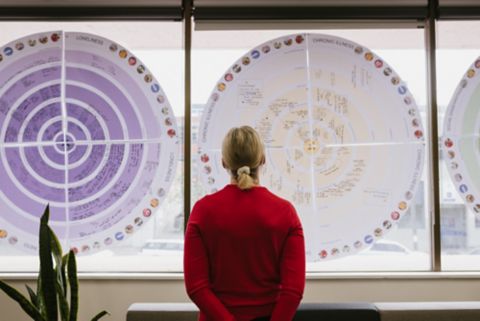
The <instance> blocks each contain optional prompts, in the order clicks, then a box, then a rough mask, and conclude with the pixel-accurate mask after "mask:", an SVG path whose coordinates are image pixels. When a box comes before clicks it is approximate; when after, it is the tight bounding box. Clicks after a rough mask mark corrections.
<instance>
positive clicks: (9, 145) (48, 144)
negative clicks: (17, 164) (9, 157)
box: [0, 141, 58, 148]
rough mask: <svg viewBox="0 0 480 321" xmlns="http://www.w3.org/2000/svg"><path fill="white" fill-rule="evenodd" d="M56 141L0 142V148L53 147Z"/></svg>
mask: <svg viewBox="0 0 480 321" xmlns="http://www.w3.org/2000/svg"><path fill="white" fill-rule="evenodd" d="M57 144H58V143H57V142H54V141H38V142H14V143H4V144H0V147H1V148H24V147H53V146H56V145H57Z"/></svg>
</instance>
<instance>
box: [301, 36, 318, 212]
mask: <svg viewBox="0 0 480 321" xmlns="http://www.w3.org/2000/svg"><path fill="white" fill-rule="evenodd" d="M304 41H305V45H306V48H305V49H306V50H305V55H306V63H307V66H306V69H307V101H308V125H309V127H310V128H309V129H310V140H311V141H313V140H314V139H313V101H312V85H311V84H312V77H311V74H310V46H309V39H308V34H305V40H304ZM310 183H311V191H312V205H313V213H316V212H317V198H316V197H315V195H316V194H317V190H316V188H315V185H316V184H315V158H314V157H310Z"/></svg>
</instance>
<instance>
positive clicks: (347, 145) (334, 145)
mask: <svg viewBox="0 0 480 321" xmlns="http://www.w3.org/2000/svg"><path fill="white" fill-rule="evenodd" d="M424 144H425V142H424V141H407V142H372V143H352V144H327V145H325V148H331V147H363V146H366V147H369V146H394V145H424Z"/></svg>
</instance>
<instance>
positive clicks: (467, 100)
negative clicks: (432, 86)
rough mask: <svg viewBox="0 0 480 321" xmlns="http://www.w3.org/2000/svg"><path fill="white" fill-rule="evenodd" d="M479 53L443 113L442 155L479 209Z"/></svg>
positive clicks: (463, 191)
mask: <svg viewBox="0 0 480 321" xmlns="http://www.w3.org/2000/svg"><path fill="white" fill-rule="evenodd" d="M479 73H480V57H479V58H477V59H476V60H475V62H474V63H473V64H472V65H471V66H470V67H469V68H468V70H467V72H466V73H465V75H464V76H463V77H462V79H461V80H460V83H459V84H458V86H457V89H456V91H455V93H454V95H453V97H452V99H451V101H450V104H449V105H448V108H447V112H446V114H445V119H444V125H443V137H442V150H443V156H444V159H445V162H446V165H447V168H448V171H449V173H450V177H451V179H452V182H453V184H454V185H455V187H456V189H457V191H458V193H459V194H460V195H461V197H462V198H463V200H464V201H465V204H466V205H467V206H468V207H469V208H470V209H471V210H473V211H474V212H475V213H480V110H479V108H478V106H479V104H480V78H479Z"/></svg>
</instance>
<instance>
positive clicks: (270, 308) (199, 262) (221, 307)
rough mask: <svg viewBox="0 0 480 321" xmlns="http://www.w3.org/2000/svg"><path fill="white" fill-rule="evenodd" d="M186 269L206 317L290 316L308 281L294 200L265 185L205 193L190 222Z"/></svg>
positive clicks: (244, 320)
mask: <svg viewBox="0 0 480 321" xmlns="http://www.w3.org/2000/svg"><path fill="white" fill-rule="evenodd" d="M184 272H185V286H186V289H187V293H188V295H189V297H190V298H191V299H192V301H193V302H195V304H196V305H197V306H198V307H199V309H200V318H199V320H200V321H248V320H252V319H254V318H257V317H262V316H271V321H291V320H292V319H293V316H294V315H295V311H296V309H297V307H298V304H299V303H300V300H301V298H302V295H303V290H304V287H305V245H304V239H303V230H302V226H301V223H300V220H299V218H298V216H297V213H296V212H295V209H294V207H293V206H292V205H291V204H290V203H289V202H288V201H286V200H284V199H281V198H279V197H277V196H275V195H274V194H272V193H271V192H270V191H268V190H267V189H266V188H265V187H260V186H256V187H253V188H252V189H249V190H245V191H242V190H240V189H239V188H238V187H237V186H236V185H227V186H226V187H225V188H223V189H222V190H220V191H219V192H217V193H215V194H212V195H207V196H205V197H204V198H202V199H201V200H199V201H198V202H197V203H196V204H195V206H194V207H193V210H192V213H191V215H190V219H189V221H188V226H187V231H186V234H185V256H184Z"/></svg>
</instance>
